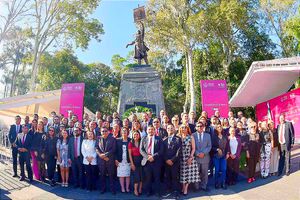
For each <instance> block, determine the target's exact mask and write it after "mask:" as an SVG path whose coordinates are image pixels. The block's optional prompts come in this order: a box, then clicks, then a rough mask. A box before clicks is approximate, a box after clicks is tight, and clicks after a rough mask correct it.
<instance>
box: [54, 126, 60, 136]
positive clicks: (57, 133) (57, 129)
mask: <svg viewBox="0 0 300 200" xmlns="http://www.w3.org/2000/svg"><path fill="white" fill-rule="evenodd" d="M52 126H53V128H54V132H55V136H56V137H60V135H59V129H60V128H59V126H60V124H53V125H52Z"/></svg>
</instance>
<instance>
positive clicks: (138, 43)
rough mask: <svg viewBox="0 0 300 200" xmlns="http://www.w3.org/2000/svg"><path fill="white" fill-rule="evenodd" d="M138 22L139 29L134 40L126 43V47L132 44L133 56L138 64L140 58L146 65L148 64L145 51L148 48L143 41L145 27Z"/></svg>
mask: <svg viewBox="0 0 300 200" xmlns="http://www.w3.org/2000/svg"><path fill="white" fill-rule="evenodd" d="M139 23H140V25H141V26H140V30H138V31H137V33H136V36H135V40H134V41H132V42H131V43H129V44H127V45H126V48H127V47H128V46H130V45H134V58H135V59H137V60H138V64H139V65H140V64H141V62H142V59H144V61H145V63H146V65H148V58H147V51H149V48H148V47H147V46H146V44H145V42H144V37H145V28H144V24H143V22H141V21H140V22H139Z"/></svg>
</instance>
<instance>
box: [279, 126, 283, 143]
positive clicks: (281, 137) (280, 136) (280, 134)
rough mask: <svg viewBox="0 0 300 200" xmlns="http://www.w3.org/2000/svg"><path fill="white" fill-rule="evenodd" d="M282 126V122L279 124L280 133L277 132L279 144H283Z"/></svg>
mask: <svg viewBox="0 0 300 200" xmlns="http://www.w3.org/2000/svg"><path fill="white" fill-rule="evenodd" d="M283 126H284V124H281V125H280V133H279V140H280V143H281V144H283Z"/></svg>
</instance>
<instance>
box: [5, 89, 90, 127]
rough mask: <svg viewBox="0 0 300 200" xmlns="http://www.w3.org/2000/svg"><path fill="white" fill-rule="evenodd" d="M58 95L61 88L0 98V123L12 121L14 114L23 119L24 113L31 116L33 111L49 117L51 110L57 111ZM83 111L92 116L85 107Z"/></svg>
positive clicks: (7, 123)
mask: <svg viewBox="0 0 300 200" xmlns="http://www.w3.org/2000/svg"><path fill="white" fill-rule="evenodd" d="M60 95H61V90H52V91H47V92H34V93H30V94H25V95H20V96H15V97H8V98H3V99H0V119H1V121H0V124H1V125H2V126H7V125H9V124H11V123H13V122H14V117H15V116H16V115H20V116H21V117H22V119H24V117H25V116H26V115H28V116H30V117H33V115H34V114H35V113H37V114H38V115H39V116H46V117H50V113H51V112H52V111H55V112H56V113H59V105H60ZM84 112H86V113H88V114H89V115H90V116H91V117H93V116H94V114H93V113H92V112H91V111H90V110H89V109H87V108H86V107H84Z"/></svg>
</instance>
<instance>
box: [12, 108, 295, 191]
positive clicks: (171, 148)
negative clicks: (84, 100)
mask: <svg viewBox="0 0 300 200" xmlns="http://www.w3.org/2000/svg"><path fill="white" fill-rule="evenodd" d="M141 118H142V119H141V120H139V119H138V116H137V115H136V114H134V113H132V114H131V116H130V117H129V119H128V118H125V119H123V120H121V118H120V117H119V114H118V113H117V112H114V113H113V115H112V116H110V115H109V116H102V114H101V112H99V111H98V112H96V116H95V118H94V119H91V117H90V116H89V115H88V114H87V113H85V114H84V116H83V120H82V121H79V120H78V116H76V115H74V114H73V113H72V112H69V114H68V116H62V115H57V114H56V113H55V112H52V113H51V117H50V118H47V117H42V118H40V117H39V116H38V115H37V114H35V115H34V117H33V119H32V121H31V122H30V120H29V117H28V116H26V117H25V119H24V123H23V124H21V117H20V116H16V117H15V124H13V125H11V127H10V130H9V134H8V138H9V141H10V143H11V147H12V158H13V173H14V174H13V177H19V176H18V174H17V160H19V164H20V171H21V174H20V181H24V180H25V170H24V165H26V170H27V178H28V180H29V181H30V182H31V181H32V180H33V176H34V177H35V179H36V180H39V181H42V182H46V181H47V179H48V181H49V182H50V185H51V186H54V185H55V184H56V183H57V182H60V183H61V186H62V187H68V186H69V184H72V185H73V186H74V187H81V188H86V189H87V190H89V191H91V190H96V189H99V187H100V191H101V193H104V192H105V191H106V189H107V184H106V178H108V179H109V181H108V182H109V189H110V191H111V193H112V194H116V186H117V184H116V180H118V182H119V185H120V190H121V192H122V193H129V192H130V190H131V185H130V184H131V182H132V180H133V187H132V188H133V193H134V195H136V196H139V195H141V194H142V192H143V193H146V194H147V195H152V194H154V193H155V194H157V195H162V188H165V189H166V190H164V191H167V193H166V195H175V196H178V195H179V194H180V193H181V194H182V195H187V194H188V190H189V186H190V185H191V184H192V185H193V186H194V188H195V189H196V190H198V189H199V190H204V191H208V190H209V189H208V184H207V183H208V177H209V176H214V184H215V188H216V189H219V188H223V189H227V186H230V185H235V184H236V183H237V181H238V175H239V171H240V170H244V171H245V172H246V174H247V176H248V179H247V181H248V183H251V182H253V181H255V178H256V168H257V167H256V166H257V165H259V166H260V174H261V177H262V178H267V177H268V176H270V175H282V174H283V173H285V174H286V175H289V173H290V153H291V148H292V145H293V144H294V128H293V124H292V123H291V122H288V121H286V120H285V115H284V114H281V115H280V116H279V119H280V124H279V125H278V126H277V127H275V126H274V122H273V121H268V122H266V121H263V122H255V121H253V120H252V119H251V118H246V117H245V116H243V113H242V112H241V111H239V112H238V114H237V117H236V118H235V116H234V113H233V112H232V111H230V112H229V113H228V117H226V118H222V117H221V116H220V113H219V112H218V111H216V112H215V114H214V115H213V116H211V118H209V117H208V115H207V112H205V111H203V112H202V113H201V116H200V117H199V118H198V119H196V114H195V113H194V112H191V113H182V114H181V115H180V116H178V115H175V116H173V117H172V118H171V119H170V118H169V116H168V115H167V114H166V112H165V111H164V110H161V111H160V113H159V116H158V117H152V113H151V112H145V113H142V117H141ZM98 180H99V181H98ZM99 185H100V186H99Z"/></svg>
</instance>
